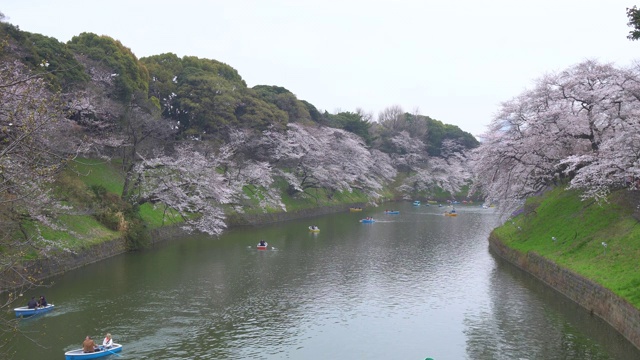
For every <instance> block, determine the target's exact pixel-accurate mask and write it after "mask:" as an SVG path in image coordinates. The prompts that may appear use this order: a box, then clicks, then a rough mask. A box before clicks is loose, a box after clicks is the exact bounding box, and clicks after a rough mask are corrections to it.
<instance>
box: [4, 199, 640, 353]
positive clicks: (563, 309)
mask: <svg viewBox="0 0 640 360" xmlns="http://www.w3.org/2000/svg"><path fill="white" fill-rule="evenodd" d="M389 206H394V208H396V209H399V210H400V211H401V213H400V215H384V214H383V211H384V208H378V209H367V210H365V212H363V213H349V212H344V213H339V214H333V215H328V216H323V217H318V218H314V219H306V220H300V221H292V222H287V223H281V224H273V225H269V226H264V227H260V228H248V229H236V230H232V231H229V232H228V233H226V234H225V235H224V236H222V237H221V238H219V239H213V238H207V237H185V238H183V239H180V240H177V241H173V242H168V243H165V244H163V245H160V246H158V247H156V248H155V249H152V250H148V251H145V252H140V253H131V254H125V255H122V256H118V257H115V258H112V259H109V260H106V261H102V262H100V263H97V264H93V265H90V266H87V267H84V268H82V269H80V270H78V271H73V272H70V273H68V274H65V275H64V276H61V277H58V278H56V279H55V284H54V285H53V286H52V287H51V288H49V289H46V292H45V294H46V295H47V298H48V299H49V301H50V302H52V303H54V304H55V305H56V309H55V310H54V311H53V312H51V313H49V314H46V315H44V316H41V317H39V318H34V319H25V320H22V321H21V324H20V328H21V330H22V331H24V332H25V334H27V335H28V336H29V337H30V339H31V340H28V339H26V338H21V339H20V340H14V341H12V342H11V343H10V344H9V346H10V347H11V348H12V349H13V351H14V357H13V358H14V359H30V360H31V359H64V352H65V351H67V350H71V349H74V348H78V347H80V344H81V343H82V340H83V339H84V336H85V335H92V336H94V337H95V338H97V339H101V338H102V336H103V335H104V333H105V332H110V333H112V334H113V337H114V339H115V341H116V342H118V343H122V344H124V350H123V352H122V353H121V356H118V357H116V356H114V355H111V359H115V358H118V359H416V360H417V359H425V358H427V357H431V358H433V359H435V360H445V359H454V360H458V359H510V360H511V359H581V360H585V359H586V360H589V359H616V360H617V359H640V352H639V351H638V350H636V349H635V348H634V347H633V346H631V345H630V344H629V343H628V342H626V341H625V340H624V339H623V338H622V337H621V336H619V335H618V334H617V333H615V332H614V331H613V330H612V329H611V328H610V327H609V326H608V325H606V324H604V323H603V322H602V321H600V320H598V319H596V318H593V317H590V316H589V314H588V313H587V312H586V311H585V310H583V309H580V308H579V307H577V306H576V305H575V304H574V303H572V302H570V301H568V300H566V299H565V298H563V297H562V296H560V295H558V294H557V293H555V292H554V291H552V290H549V289H547V288H545V287H544V286H542V285H541V284H540V283H539V282H537V281H536V280H534V279H532V278H531V277H529V276H527V275H526V274H524V273H522V272H521V271H519V270H517V269H515V268H514V267H512V266H510V265H509V264H506V263H503V262H502V261H500V260H499V259H497V258H495V257H494V256H492V255H491V254H490V253H489V251H488V245H487V237H488V233H489V231H490V229H491V228H492V226H493V224H494V221H495V215H494V214H493V209H481V208H479V207H459V208H458V212H459V216H458V217H455V218H453V217H445V216H442V212H443V211H444V209H442V208H437V207H433V206H432V207H425V206H422V207H413V206H412V205H411V204H393V205H389ZM367 215H370V216H373V217H375V218H376V219H377V220H378V221H377V222H376V223H374V224H361V223H359V222H358V219H360V218H362V217H364V216H367ZM314 224H315V225H318V226H319V227H320V229H321V231H320V233H318V234H312V233H309V231H308V230H307V227H308V226H309V225H314ZM261 238H262V239H265V240H266V241H267V242H268V243H269V248H270V249H269V250H267V251H258V250H256V249H255V245H256V243H257V242H258V240H260V239H261ZM273 247H275V249H274V248H273ZM44 291H45V290H43V291H37V292H34V293H33V294H25V296H26V297H30V296H31V295H39V294H40V292H44ZM25 301H26V300H25ZM4 316H7V317H10V316H12V314H5V315H4Z"/></svg>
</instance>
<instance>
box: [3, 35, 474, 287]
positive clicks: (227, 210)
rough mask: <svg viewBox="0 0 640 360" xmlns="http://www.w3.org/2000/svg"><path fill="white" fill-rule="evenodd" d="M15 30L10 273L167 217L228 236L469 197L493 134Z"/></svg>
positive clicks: (226, 68) (7, 168)
mask: <svg viewBox="0 0 640 360" xmlns="http://www.w3.org/2000/svg"><path fill="white" fill-rule="evenodd" d="M0 39H1V43H0V204H1V205H2V206H0V223H1V225H2V226H0V241H1V245H0V254H1V255H2V257H4V258H5V259H6V261H4V262H3V264H4V265H2V268H0V271H2V273H3V274H8V273H11V272H15V271H16V269H18V268H19V264H20V261H21V260H23V259H36V258H40V257H47V256H55V252H56V251H71V252H73V251H75V250H76V249H79V248H83V247H86V246H89V245H90V244H92V243H94V242H96V241H102V240H101V239H108V238H113V237H114V236H121V237H125V238H126V239H127V240H128V242H129V245H130V247H131V248H132V249H135V248H139V247H141V246H144V244H145V243H146V242H147V241H148V236H149V235H148V234H149V227H157V226H162V225H163V224H169V223H171V224H175V223H179V224H181V226H183V227H184V228H185V229H186V230H197V231H202V232H205V233H209V234H213V235H215V234H219V233H220V232H221V231H223V230H224V229H225V227H226V226H227V219H228V218H229V217H237V216H240V215H241V214H245V213H261V212H283V211H292V210H295V209H296V208H299V207H300V206H301V204H307V205H303V206H319V205H322V204H327V203H331V202H332V201H333V202H336V201H337V203H340V202H343V203H345V204H346V203H348V202H350V201H351V202H368V203H371V204H376V203H377V202H378V201H380V200H381V199H382V198H384V199H387V200H388V199H402V198H410V199H413V198H422V199H428V198H437V199H439V200H447V199H459V200H463V198H464V197H466V196H467V190H468V188H469V186H470V185H471V183H470V181H471V174H470V172H469V168H470V164H469V158H468V153H469V150H470V149H472V148H474V147H476V146H478V141H477V140H476V139H475V138H474V137H473V136H471V135H470V134H468V133H465V132H464V131H462V130H461V129H459V128H457V127H456V126H452V125H447V124H445V123H443V122H441V121H438V120H435V119H432V118H430V117H428V116H424V115H420V114H411V113H408V112H405V111H403V110H402V109H401V108H399V107H397V106H390V107H388V108H387V109H386V110H385V111H383V112H381V113H380V114H379V115H378V118H377V119H374V116H373V114H370V113H366V112H365V111H362V110H360V109H356V110H354V111H353V112H351V111H345V112H339V113H333V114H332V113H329V112H327V111H323V110H320V109H317V108H316V107H315V106H314V105H313V104H312V102H310V101H305V100H301V99H298V98H297V97H296V95H295V94H294V93H293V92H292V91H291V90H289V89H285V88H283V87H280V86H277V85H258V86H254V87H251V88H250V87H248V86H247V84H246V82H245V80H243V78H242V77H241V75H240V74H239V73H238V72H237V71H236V70H235V69H234V68H233V67H232V66H230V65H227V64H224V63H221V62H219V61H216V60H214V59H201V58H197V57H194V56H184V57H182V58H180V57H178V56H176V55H174V54H171V53H167V54H159V55H155V56H150V57H146V58H142V59H138V58H136V56H135V55H134V53H133V52H132V51H131V50H130V49H129V48H127V47H126V46H125V45H124V44H121V43H120V42H119V41H118V40H115V39H112V38H110V37H109V36H105V35H101V36H99V35H96V34H91V33H82V34H79V35H77V36H74V37H73V38H72V39H71V40H70V41H69V42H67V43H61V42H59V41H58V40H56V39H54V38H51V37H47V36H46V35H40V34H32V33H28V32H24V31H21V30H20V29H19V28H17V27H16V26H13V25H11V24H8V23H6V22H0ZM336 86H339V84H336ZM26 275H27V276H25V279H26V280H25V284H28V283H29V280H28V274H26ZM2 278H3V279H7V278H9V276H6V277H5V276H2ZM17 285H20V284H4V283H3V284H1V285H0V291H1V290H2V289H7V288H11V287H16V286H17Z"/></svg>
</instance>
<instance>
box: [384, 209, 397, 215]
mask: <svg viewBox="0 0 640 360" xmlns="http://www.w3.org/2000/svg"><path fill="white" fill-rule="evenodd" d="M384 213H385V214H389V215H398V214H400V211H398V210H385V211H384Z"/></svg>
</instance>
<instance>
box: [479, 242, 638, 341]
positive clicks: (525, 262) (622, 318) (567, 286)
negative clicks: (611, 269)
mask: <svg viewBox="0 0 640 360" xmlns="http://www.w3.org/2000/svg"><path fill="white" fill-rule="evenodd" d="M489 247H490V249H491V251H492V252H493V253H494V254H496V255H497V256H499V257H501V258H503V259H505V260H507V261H508V262H510V263H512V264H514V265H516V266H517V267H519V268H521V269H523V270H524V271H526V272H528V273H529V274H531V275H533V276H535V277H536V278H538V279H540V280H541V281H542V282H544V283H545V284H547V285H549V286H551V287H552V288H554V289H555V290H557V291H558V292H560V293H561V294H563V295H565V296H566V297H568V298H569V299H571V300H573V301H575V302H576V303H578V304H579V305H580V306H582V307H583V308H585V309H586V310H587V311H589V312H590V313H591V314H593V315H596V316H598V317H600V318H602V319H603V320H604V321H606V322H607V323H609V324H610V325H611V326H612V327H613V328H614V329H616V330H617V331H618V332H619V333H620V334H622V336H624V337H625V338H626V339H627V340H629V341H630V342H631V343H632V344H633V345H634V346H636V347H637V348H640V311H638V309H637V308H635V307H634V306H632V305H631V304H629V303H628V302H627V301H626V300H624V299H621V298H620V297H618V296H616V295H615V294H614V293H613V292H611V291H610V290H608V289H606V288H604V287H602V286H600V285H598V284H596V283H594V282H592V281H590V280H589V279H587V278H585V277H583V276H581V275H578V274H576V273H574V272H572V271H570V270H568V269H565V268H563V267H561V266H558V265H557V264H556V263H554V262H552V261H550V260H548V259H545V258H543V257H541V256H539V255H537V254H536V253H533V252H530V253H527V254H523V253H521V252H519V251H516V250H513V249H511V248H509V247H507V246H505V245H504V244H503V243H502V242H501V241H500V240H499V239H498V238H496V237H495V236H494V235H493V234H492V235H491V236H490V238H489Z"/></svg>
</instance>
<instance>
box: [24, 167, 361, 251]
mask: <svg viewBox="0 0 640 360" xmlns="http://www.w3.org/2000/svg"><path fill="white" fill-rule="evenodd" d="M123 180H124V179H123V175H122V172H121V168H120V164H119V163H118V162H106V161H103V160H98V159H79V160H78V161H77V162H74V163H73V164H71V165H70V167H69V170H68V171H67V172H65V174H63V175H62V176H61V181H59V183H58V188H57V190H56V193H57V194H58V196H59V197H60V198H63V199H66V200H65V202H66V203H72V204H74V205H75V206H74V208H76V209H77V208H83V207H86V205H87V202H88V201H89V200H88V199H89V198H90V195H89V194H90V193H91V191H90V189H89V187H90V186H92V185H100V186H103V187H104V188H105V189H106V190H107V191H108V192H110V193H114V194H120V193H122V188H123ZM277 185H278V186H279V187H280V188H281V190H282V191H281V193H282V194H283V195H282V202H283V203H284V204H285V205H286V207H287V211H296V210H302V209H310V208H315V207H318V206H331V205H340V204H351V203H358V202H367V201H368V199H367V198H366V196H365V194H363V193H362V192H360V191H353V192H351V193H348V192H337V193H333V194H328V193H327V191H326V190H322V189H318V190H316V189H308V190H307V193H306V194H303V195H302V196H300V195H298V196H295V197H292V196H289V195H287V194H286V191H284V189H285V188H286V184H285V183H284V182H280V183H278V184H277ZM245 194H247V195H248V196H249V197H250V199H248V200H246V201H245V202H246V204H245V209H246V211H247V213H249V214H252V213H262V212H263V210H262V209H260V208H259V207H258V206H257V204H258V202H259V201H258V199H256V198H255V196H254V197H252V194H254V193H253V192H252V191H250V190H249V189H247V191H245ZM165 210H166V211H167V212H168V213H169V215H168V216H166V217H165V216H164V213H165ZM227 211H231V210H230V209H227ZM266 211H267V212H276V211H281V209H267V210H266ZM140 215H141V216H142V218H143V219H144V221H145V222H146V223H147V224H148V226H149V227H150V228H152V229H153V228H158V227H161V226H165V225H170V224H172V223H179V222H181V221H182V219H181V218H180V217H178V216H175V214H174V213H172V212H171V210H170V209H169V210H167V209H165V208H164V207H162V206H157V207H154V206H153V205H150V204H145V205H143V206H141V207H140ZM167 219H170V220H167ZM59 221H60V222H61V223H62V225H63V227H64V228H67V229H69V231H59V230H55V229H52V228H49V227H47V226H44V225H42V224H38V225H37V226H38V228H39V231H40V232H41V234H42V235H43V237H44V238H45V239H48V240H51V241H54V242H56V243H58V244H59V245H61V246H63V247H66V248H69V249H73V250H75V249H82V248H85V247H87V246H89V245H92V244H95V243H100V242H103V241H107V240H111V239H114V238H117V237H120V236H122V235H123V234H122V233H120V232H118V231H113V230H110V229H108V228H106V227H105V226H104V225H102V224H100V223H99V222H98V221H97V220H96V219H95V217H94V216H92V215H91V214H90V211H85V212H83V211H79V212H77V213H76V214H72V215H71V214H70V215H62V216H60V217H59ZM28 226H29V228H31V229H32V230H33V232H36V230H35V229H36V225H35V224H30V225H28Z"/></svg>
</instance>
